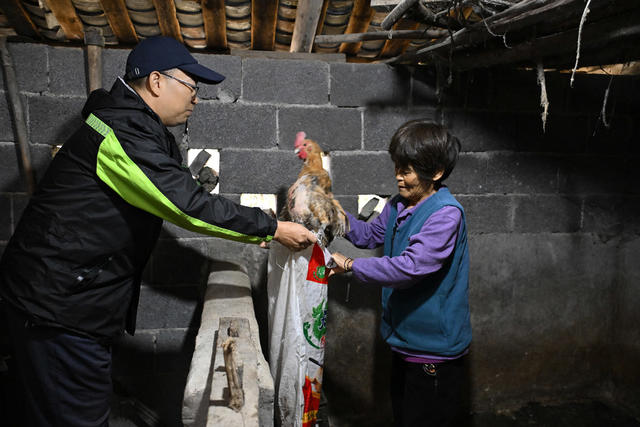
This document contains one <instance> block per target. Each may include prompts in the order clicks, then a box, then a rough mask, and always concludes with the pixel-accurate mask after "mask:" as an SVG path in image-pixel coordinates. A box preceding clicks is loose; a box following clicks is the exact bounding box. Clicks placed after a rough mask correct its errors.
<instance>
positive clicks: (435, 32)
mask: <svg viewBox="0 0 640 427" xmlns="http://www.w3.org/2000/svg"><path fill="white" fill-rule="evenodd" d="M447 34H448V33H447V30H442V29H427V30H393V31H373V32H366V33H352V34H322V35H317V36H316V39H315V43H327V44H329V43H357V42H363V41H369V40H386V39H392V40H393V39H401V40H427V39H435V38H439V37H444V36H446V35H447Z"/></svg>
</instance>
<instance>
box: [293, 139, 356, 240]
mask: <svg viewBox="0 0 640 427" xmlns="http://www.w3.org/2000/svg"><path fill="white" fill-rule="evenodd" d="M294 145H295V152H296V154H297V155H298V157H300V158H301V159H302V160H304V164H303V165H302V169H301V170H300V173H299V174H298V179H297V180H296V182H294V183H293V185H292V186H291V187H289V191H288V192H287V204H286V207H285V208H284V210H283V213H282V219H285V220H290V221H294V222H297V223H299V224H302V225H304V226H305V227H307V228H308V229H309V230H311V231H313V232H315V233H316V234H317V235H318V237H319V240H320V243H321V244H322V245H323V246H325V247H326V246H327V245H328V244H329V243H331V241H332V240H333V239H334V238H336V237H338V236H344V234H345V233H346V231H347V228H348V221H347V216H346V214H345V213H344V210H343V209H342V206H340V203H339V202H338V201H337V200H336V199H334V197H333V193H332V192H331V177H330V176H329V173H328V172H327V171H326V170H325V169H324V168H323V167H322V150H321V149H320V146H319V145H318V144H317V143H316V142H315V141H312V140H310V139H306V134H305V133H304V132H298V133H297V134H296V141H295V144H294Z"/></svg>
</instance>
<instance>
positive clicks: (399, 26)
mask: <svg viewBox="0 0 640 427" xmlns="http://www.w3.org/2000/svg"><path fill="white" fill-rule="evenodd" d="M419 26H420V23H419V22H416V21H411V20H409V19H401V20H400V21H398V22H397V23H396V24H395V25H394V26H393V31H395V30H398V31H406V30H417V29H418V27H419ZM392 34H393V33H392ZM409 43H411V40H402V39H396V38H394V37H393V35H392V36H391V39H390V40H387V41H386V42H385V44H384V46H383V47H382V50H381V51H380V57H381V58H388V57H390V56H397V55H400V54H401V53H403V52H404V51H405V50H406V49H407V46H409Z"/></svg>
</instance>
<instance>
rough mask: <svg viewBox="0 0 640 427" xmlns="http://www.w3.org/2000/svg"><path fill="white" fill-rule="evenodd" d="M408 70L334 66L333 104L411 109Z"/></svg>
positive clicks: (339, 64) (378, 66)
mask: <svg viewBox="0 0 640 427" xmlns="http://www.w3.org/2000/svg"><path fill="white" fill-rule="evenodd" d="M410 86H411V85H410V76H409V73H408V72H407V70H406V69H404V68H401V67H398V68H394V67H391V66H389V65H384V64H354V63H348V64H342V63H332V64H331V104H333V105H338V106H341V107H357V106H368V107H374V106H387V105H408V104H409V100H410V96H409V95H410Z"/></svg>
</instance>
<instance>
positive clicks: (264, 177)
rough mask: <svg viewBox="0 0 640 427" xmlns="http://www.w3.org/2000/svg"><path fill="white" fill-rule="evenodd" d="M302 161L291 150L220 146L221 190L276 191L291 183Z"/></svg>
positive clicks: (244, 191) (239, 191) (234, 191)
mask: <svg viewBox="0 0 640 427" xmlns="http://www.w3.org/2000/svg"><path fill="white" fill-rule="evenodd" d="M301 168H302V161H301V160H300V159H298V158H297V157H296V156H295V154H294V152H293V150H291V151H268V150H250V151H249V150H223V151H222V152H221V153H220V191H222V192H225V193H261V194H264V193H268V194H275V193H277V192H278V190H280V189H281V188H289V186H290V185H291V184H293V183H294V181H295V180H296V177H297V176H298V172H299V171H300V169H301Z"/></svg>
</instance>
